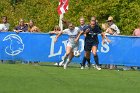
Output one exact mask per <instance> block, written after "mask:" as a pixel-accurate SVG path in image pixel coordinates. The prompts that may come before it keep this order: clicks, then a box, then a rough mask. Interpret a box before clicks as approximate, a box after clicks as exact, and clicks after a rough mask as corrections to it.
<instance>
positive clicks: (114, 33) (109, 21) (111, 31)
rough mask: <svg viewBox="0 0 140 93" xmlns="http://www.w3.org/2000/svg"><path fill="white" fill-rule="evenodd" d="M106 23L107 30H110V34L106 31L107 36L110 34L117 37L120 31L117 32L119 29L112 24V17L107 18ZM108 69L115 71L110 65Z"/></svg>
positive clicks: (114, 66) (114, 67)
mask: <svg viewBox="0 0 140 93" xmlns="http://www.w3.org/2000/svg"><path fill="white" fill-rule="evenodd" d="M107 23H108V25H109V28H110V32H109V31H108V33H109V34H111V35H119V34H120V30H119V28H118V27H117V26H116V25H115V24H114V22H113V17H112V16H109V17H108V20H107ZM109 68H110V69H116V68H117V66H116V65H113V64H111V65H109Z"/></svg>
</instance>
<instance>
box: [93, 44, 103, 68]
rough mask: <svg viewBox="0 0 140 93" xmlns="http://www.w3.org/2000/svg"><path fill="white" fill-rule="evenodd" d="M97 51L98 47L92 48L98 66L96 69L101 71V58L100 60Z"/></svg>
mask: <svg viewBox="0 0 140 93" xmlns="http://www.w3.org/2000/svg"><path fill="white" fill-rule="evenodd" d="M97 49H98V45H95V46H92V53H93V55H94V61H95V64H96V68H97V69H98V70H101V68H100V65H99V58H98V55H97Z"/></svg>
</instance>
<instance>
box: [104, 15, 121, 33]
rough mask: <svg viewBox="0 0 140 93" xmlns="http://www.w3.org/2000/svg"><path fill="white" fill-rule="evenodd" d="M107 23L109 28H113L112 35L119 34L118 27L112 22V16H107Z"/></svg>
mask: <svg viewBox="0 0 140 93" xmlns="http://www.w3.org/2000/svg"><path fill="white" fill-rule="evenodd" d="M107 23H108V25H109V28H111V29H112V30H113V35H119V34H120V30H119V28H118V27H117V26H116V25H115V24H114V22H113V17H112V16H109V17H108V20H107Z"/></svg>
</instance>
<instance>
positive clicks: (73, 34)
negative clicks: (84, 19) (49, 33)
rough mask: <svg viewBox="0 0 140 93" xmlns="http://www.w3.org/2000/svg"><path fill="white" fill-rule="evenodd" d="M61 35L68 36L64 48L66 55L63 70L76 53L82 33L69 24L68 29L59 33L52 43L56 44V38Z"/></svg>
mask: <svg viewBox="0 0 140 93" xmlns="http://www.w3.org/2000/svg"><path fill="white" fill-rule="evenodd" d="M63 33H65V34H68V36H69V38H68V43H67V47H66V55H65V57H64V63H65V64H64V69H66V68H67V65H68V64H69V63H70V62H71V60H72V58H73V57H74V52H75V51H78V46H79V37H80V35H81V34H82V33H83V32H82V31H80V29H79V28H78V27H74V25H73V24H72V23H69V25H68V29H65V30H63V31H60V33H59V34H58V35H57V36H56V38H55V40H54V42H56V41H57V39H58V37H59V36H60V35H61V34H63Z"/></svg>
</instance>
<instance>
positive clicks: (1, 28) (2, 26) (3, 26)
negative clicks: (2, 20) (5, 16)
mask: <svg viewBox="0 0 140 93" xmlns="http://www.w3.org/2000/svg"><path fill="white" fill-rule="evenodd" d="M9 26H10V24H9V23H6V24H0V31H8V30H9Z"/></svg>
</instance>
